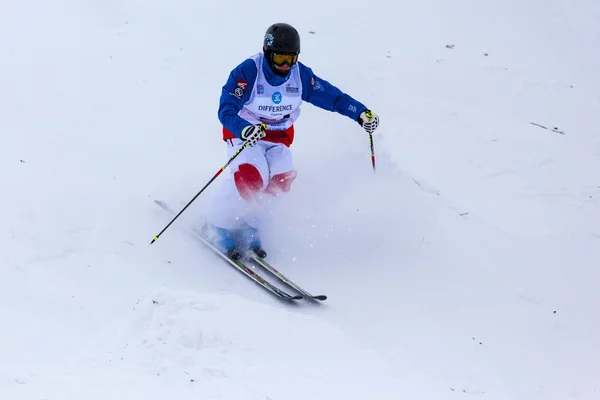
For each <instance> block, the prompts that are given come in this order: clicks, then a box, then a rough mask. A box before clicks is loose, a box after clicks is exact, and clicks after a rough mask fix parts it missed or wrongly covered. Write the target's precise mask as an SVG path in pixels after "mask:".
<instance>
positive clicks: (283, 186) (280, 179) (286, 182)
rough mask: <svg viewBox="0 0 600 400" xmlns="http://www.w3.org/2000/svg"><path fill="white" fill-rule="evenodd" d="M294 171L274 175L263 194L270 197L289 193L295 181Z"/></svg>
mask: <svg viewBox="0 0 600 400" xmlns="http://www.w3.org/2000/svg"><path fill="white" fill-rule="evenodd" d="M296 175H297V173H296V171H294V170H292V171H288V172H284V173H282V174H277V175H274V176H273V177H272V178H271V180H270V181H269V184H268V185H267V187H266V189H265V193H269V194H270V195H272V196H278V195H279V194H280V193H283V192H289V191H290V190H291V189H292V182H293V181H294V179H296Z"/></svg>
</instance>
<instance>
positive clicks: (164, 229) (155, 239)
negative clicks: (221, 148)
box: [150, 124, 266, 244]
mask: <svg viewBox="0 0 600 400" xmlns="http://www.w3.org/2000/svg"><path fill="white" fill-rule="evenodd" d="M261 128H262V130H263V131H264V130H265V129H266V126H265V125H264V124H263V126H261ZM248 144H249V142H248V141H246V142H245V143H244V144H243V145H242V147H240V149H239V150H238V151H236V152H235V154H234V155H233V156H231V158H230V159H229V161H227V163H226V164H225V165H223V166H222V167H221V169H219V170H218V171H217V173H216V174H215V175H214V176H213V177H212V178H211V179H210V180H209V181H208V182H207V183H206V185H204V187H203V188H202V189H200V191H199V192H198V193H197V194H196V195H195V196H194V198H193V199H192V200H190V202H189V203H187V204H186V206H185V207H183V209H182V210H181V211H179V213H178V214H177V215H176V216H175V217H174V218H173V219H172V220H171V222H169V223H168V224H167V226H165V227H164V228H163V230H162V231H160V233H159V234H158V235H156V236H154V238H153V239H152V241H151V242H150V244H152V243H154V242H156V241H157V240H158V238H159V237H160V235H162V234H163V233H164V231H166V230H167V229H168V228H169V226H171V224H172V223H173V222H175V220H176V219H177V218H178V217H179V216H180V215H181V214H182V213H183V212H184V211H185V209H186V208H188V207H189V206H190V204H192V202H193V201H194V200H196V198H197V197H198V196H200V194H201V193H202V192H204V190H205V189H206V188H207V187H208V185H210V184H211V183H212V182H213V181H214V180H215V179H217V176H219V175H221V172H223V171H225V168H227V167H228V166H229V164H231V162H232V161H233V160H235V158H236V157H237V156H239V155H240V153H241V152H242V150H244V149H245V148H246V147H248Z"/></svg>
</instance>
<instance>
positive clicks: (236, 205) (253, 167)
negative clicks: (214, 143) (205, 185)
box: [207, 139, 269, 249]
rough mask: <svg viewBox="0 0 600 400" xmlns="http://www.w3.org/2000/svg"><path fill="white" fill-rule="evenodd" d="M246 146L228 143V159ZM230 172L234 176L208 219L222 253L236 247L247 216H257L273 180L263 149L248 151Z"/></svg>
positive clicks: (219, 190) (221, 188) (221, 187)
mask: <svg viewBox="0 0 600 400" xmlns="http://www.w3.org/2000/svg"><path fill="white" fill-rule="evenodd" d="M243 144H244V142H243V141H242V140H240V139H232V140H227V152H228V156H229V157H231V156H233V154H235V152H237V151H238V150H239V148H240V147H241V146H242V145H243ZM228 168H229V170H230V175H229V176H228V177H224V179H223V181H222V182H221V184H220V185H219V187H218V188H217V192H216V193H215V196H214V197H213V199H212V203H211V205H210V207H209V208H210V210H209V213H208V215H207V222H208V223H209V225H210V227H211V228H212V229H211V230H210V232H211V234H212V237H213V239H214V238H215V237H216V239H217V241H218V242H219V243H220V246H219V247H221V248H222V249H227V248H234V247H235V246H236V244H237V243H236V239H237V238H236V233H238V231H239V229H242V228H244V220H245V219H246V216H247V215H251V214H254V213H256V208H257V207H258V204H257V199H256V198H257V196H258V193H259V192H260V191H262V190H263V189H264V188H265V187H266V185H267V182H268V176H269V175H268V171H269V167H268V165H267V161H266V158H265V156H264V149H263V148H261V147H260V146H259V145H256V146H253V147H250V146H248V147H246V148H245V149H244V150H243V151H242V152H241V153H240V154H239V155H238V156H237V157H236V159H235V160H234V161H233V162H232V163H231V164H230V165H229V167H228Z"/></svg>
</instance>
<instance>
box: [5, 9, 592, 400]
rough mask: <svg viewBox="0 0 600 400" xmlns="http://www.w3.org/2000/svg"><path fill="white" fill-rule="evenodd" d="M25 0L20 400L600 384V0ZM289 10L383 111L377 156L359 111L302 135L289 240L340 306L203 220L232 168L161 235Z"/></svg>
mask: <svg viewBox="0 0 600 400" xmlns="http://www.w3.org/2000/svg"><path fill="white" fill-rule="evenodd" d="M5 3H6V4H5ZM5 3H3V4H2V6H1V7H2V8H1V9H2V12H1V13H0V132H1V135H2V136H1V137H2V146H0V171H2V172H1V173H0V187H1V188H2V193H3V196H1V197H0V207H1V208H2V210H4V218H3V228H2V229H0V240H1V241H0V251H1V253H0V254H1V255H2V258H1V260H2V264H1V267H0V398H1V399H11V400H13V399H15V400H20V399H28V400H29V399H48V400H53V399H61V400H69V399H123V398H127V399H145V400H146V399H165V398H177V399H198V398H201V399H249V400H267V399H269V400H295V399H307V398H310V399H316V400H318V399H332V398H343V399H348V400H350V399H365V398H380V399H383V398H386V399H398V398H414V399H426V400H428V399H436V400H438V399H461V398H467V397H478V398H482V399H489V400H497V399H498V400H500V399H501V400H506V399H510V400H525V399H527V400H554V399H556V400H559V399H560V400H564V399H585V400H588V399H590V400H593V399H598V398H600V375H599V374H598V371H600V361H599V360H600V346H599V345H598V337H599V336H600V314H599V313H598V309H599V307H600V292H599V291H598V282H599V281H600V272H599V269H598V266H599V265H600V264H599V262H598V260H600V178H599V177H600V135H599V130H598V126H600V83H599V81H598V79H597V71H599V70H600V57H599V56H598V52H597V49H598V48H600V28H599V26H598V24H597V21H598V20H599V19H600V5H598V3H597V2H594V1H591V0H580V1H578V2H569V3H567V2H562V1H558V0H550V1H548V0H546V1H529V2H522V1H499V0H488V1H485V2H482V1H474V0H457V1H454V2H445V1H441V0H427V1H421V2H418V4H417V3H407V2H406V3H405V2H388V1H381V0H375V1H372V2H369V4H368V6H367V7H365V4H364V2H359V1H354V0H349V1H346V2H344V3H343V4H333V3H329V4H326V3H323V2H316V1H313V0H308V1H305V2H303V3H302V5H301V7H299V6H298V4H290V5H286V4H278V5H277V7H274V6H273V5H274V4H270V5H269V6H268V7H262V6H261V8H260V14H256V15H254V14H250V12H249V8H248V4H247V3H242V2H239V3H238V2H237V1H235V0H234V1H233V2H228V3H227V4H224V3H211V4H203V3H198V2H192V1H180V2H166V1H159V0H149V1H144V2H140V1H125V0H120V1H118V0H112V1H104V2H96V1H91V0H87V1H72V0H59V1H54V2H42V1H31V2H17V1H13V2H5ZM280 20H286V21H288V22H290V23H292V24H294V25H295V26H296V27H297V28H298V29H299V31H300V33H301V35H302V39H303V53H302V55H301V60H302V61H303V62H305V63H306V64H307V65H309V66H311V67H312V68H313V69H314V71H315V72H316V73H317V74H319V75H321V76H323V77H324V78H325V79H327V80H329V81H330V82H332V83H334V84H336V85H338V86H339V87H340V88H342V89H343V90H345V91H347V92H348V93H350V94H351V95H353V96H355V97H356V98H357V99H359V100H361V101H363V102H364V103H366V104H367V105H368V106H369V107H371V108H372V109H373V110H374V111H375V112H377V113H378V114H379V115H380V117H381V125H380V129H379V130H378V131H377V132H376V134H375V155H376V161H377V171H376V172H375V173H374V172H373V171H372V169H371V165H370V163H371V160H370V154H369V143H368V137H367V135H366V134H365V133H364V131H362V130H361V129H360V127H359V126H358V125H357V124H356V123H355V122H353V121H350V120H348V119H346V118H344V117H341V116H339V115H336V114H333V113H328V112H326V111H323V110H319V109H316V108H314V107H312V106H311V105H309V104H305V105H304V106H303V116H302V117H301V118H300V120H299V121H298V123H297V125H296V128H297V135H296V141H295V143H294V145H293V147H292V149H293V151H294V159H295V163H296V167H297V170H298V178H297V180H296V182H294V184H293V190H292V192H290V193H289V196H288V197H287V198H285V199H284V201H283V206H284V207H283V209H282V211H281V212H280V213H278V214H276V215H274V218H273V219H272V221H270V225H269V229H268V231H267V232H265V234H264V238H263V242H264V244H265V246H266V248H267V250H268V251H269V259H270V260H271V261H272V262H273V264H274V265H276V266H277V267H278V268H279V269H280V270H281V271H282V272H284V273H285V274H286V275H288V276H289V277H290V278H291V279H293V280H295V281H297V282H298V283H299V284H301V285H302V286H304V287H305V288H306V289H307V290H309V291H311V292H313V293H315V294H318V293H325V294H327V295H328V296H329V298H328V300H327V301H326V302H324V303H322V304H320V305H315V304H309V303H307V302H300V303H298V304H287V303H284V302H281V301H278V300H277V299H275V298H274V297H273V296H272V295H270V294H269V293H267V292H266V291H264V290H262V289H261V288H260V287H258V286H257V285H256V284H255V283H254V282H252V281H250V280H249V279H247V278H246V277H244V276H243V275H242V274H240V273H239V272H237V271H235V270H234V269H233V268H231V267H229V266H227V265H225V264H224V263H223V262H222V261H221V260H219V259H218V258H217V257H216V256H214V255H213V254H211V253H210V252H209V251H207V250H206V249H205V248H204V247H202V246H201V245H200V244H199V243H198V241H197V240H195V239H194V237H193V236H192V235H190V234H189V231H188V230H187V229H186V228H187V227H189V226H194V224H197V223H198V220H199V218H201V216H202V213H203V208H204V207H205V205H206V204H207V200H208V198H209V196H210V194H211V193H212V189H214V187H212V186H211V187H209V189H207V191H206V192H205V193H204V194H202V195H201V196H200V197H199V198H198V199H197V200H196V201H195V202H194V203H193V204H192V206H190V208H189V209H188V210H186V212H185V213H184V214H183V215H182V216H181V217H180V219H178V220H177V221H176V223H174V224H173V225H172V226H171V228H169V230H167V232H166V233H165V234H163V235H162V236H161V238H160V240H159V241H158V242H156V243H154V244H153V245H152V246H150V245H149V242H150V240H151V239H152V237H153V236H154V235H155V234H157V233H158V232H159V231H160V230H161V229H162V228H163V227H164V226H165V225H166V224H167V223H168V222H169V217H168V216H167V215H166V214H165V213H164V212H163V211H162V210H160V209H159V208H158V207H157V206H156V205H155V204H154V202H153V199H161V200H164V201H166V202H167V203H169V204H170V205H171V206H173V207H175V208H177V207H183V206H184V205H185V204H186V203H187V202H188V201H189V200H190V199H191V198H192V197H193V196H194V195H195V194H196V193H197V192H198V190H199V189H200V188H201V187H202V186H204V184H205V183H206V182H207V181H208V180H209V179H210V178H211V177H212V176H213V175H214V174H215V173H216V172H217V170H218V169H219V168H220V167H221V166H222V165H223V164H224V163H225V162H226V159H225V149H224V147H223V144H222V142H221V141H220V139H219V132H220V125H219V122H218V120H217V118H216V107H217V102H218V96H219V94H220V88H221V86H222V85H223V83H224V81H225V79H226V77H227V75H228V74H229V71H230V70H231V68H232V67H233V66H235V65H237V63H239V62H240V61H241V60H242V59H243V58H244V57H246V56H249V55H252V54H254V53H255V52H257V51H259V50H260V45H261V40H262V34H263V32H264V30H265V29H266V27H267V26H268V25H269V24H271V23H272V22H275V21H280ZM250 21H251V22H250ZM310 32H313V33H310ZM342 63H343V65H342ZM538 125H542V126H543V127H546V128H547V129H544V128H542V127H540V126H538ZM224 175H225V174H224ZM224 175H223V176H220V177H219V178H218V181H216V182H215V185H217V184H218V183H219V181H220V180H222V179H225V178H226V177H225V176H224Z"/></svg>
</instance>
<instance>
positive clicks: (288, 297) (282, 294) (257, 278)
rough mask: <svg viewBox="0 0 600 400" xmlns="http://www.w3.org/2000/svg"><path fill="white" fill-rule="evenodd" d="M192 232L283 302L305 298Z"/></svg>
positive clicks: (159, 204) (162, 204) (156, 201)
mask: <svg viewBox="0 0 600 400" xmlns="http://www.w3.org/2000/svg"><path fill="white" fill-rule="evenodd" d="M154 202H155V203H156V204H157V205H158V206H159V207H160V208H162V209H163V210H165V211H167V212H169V213H171V214H173V213H174V212H173V210H171V208H170V207H169V206H168V205H167V204H165V203H164V202H162V201H160V200H154ZM190 230H191V231H192V232H193V233H194V235H195V236H197V237H198V238H199V239H200V240H201V241H202V243H204V244H205V245H206V246H208V247H209V248H210V249H211V250H213V251H214V252H215V253H217V254H218V255H219V256H221V258H223V260H225V261H226V262H227V263H228V264H229V265H231V266H233V267H234V268H236V269H237V270H238V271H240V272H241V273H243V274H244V275H246V276H247V277H248V278H250V279H252V280H253V281H254V282H256V283H257V284H259V285H260V286H261V287H263V288H264V289H266V290H267V291H269V292H271V293H272V294H274V295H275V296H277V297H279V298H281V299H283V300H302V299H303V298H304V297H303V296H301V295H295V296H293V295H291V294H289V293H287V292H285V291H283V290H281V289H279V288H278V287H277V286H274V285H273V284H271V282H269V281H267V280H266V279H264V278H263V277H262V276H260V275H258V274H257V273H256V272H254V271H253V270H252V269H251V268H250V267H248V266H247V265H246V264H244V263H243V262H241V261H239V260H234V259H232V258H229V257H227V256H226V255H225V254H224V253H223V252H222V251H220V250H219V249H217V248H216V247H215V246H213V245H212V244H211V243H210V242H209V241H208V240H206V239H204V238H203V237H202V235H200V234H199V233H198V232H196V231H194V230H193V229H190Z"/></svg>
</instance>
